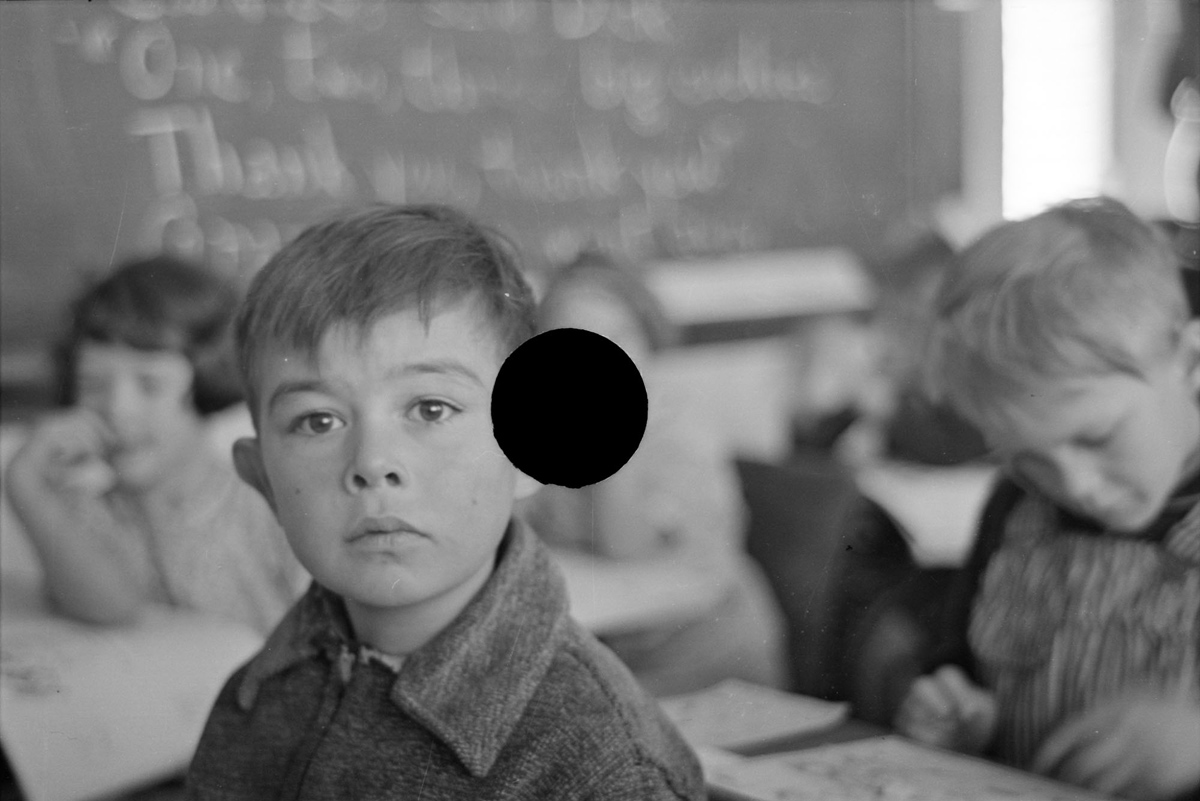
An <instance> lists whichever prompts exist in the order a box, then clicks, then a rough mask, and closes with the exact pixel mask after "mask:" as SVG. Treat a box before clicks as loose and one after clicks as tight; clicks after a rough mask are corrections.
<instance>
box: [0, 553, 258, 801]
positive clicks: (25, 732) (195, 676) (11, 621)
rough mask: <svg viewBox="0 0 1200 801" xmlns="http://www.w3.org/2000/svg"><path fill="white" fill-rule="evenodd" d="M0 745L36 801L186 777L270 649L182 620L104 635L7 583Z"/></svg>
mask: <svg viewBox="0 0 1200 801" xmlns="http://www.w3.org/2000/svg"><path fill="white" fill-rule="evenodd" d="M0 592H2V594H3V600H2V606H0V743H3V746H4V751H5V754H6V756H7V757H8V761H9V764H10V765H11V766H12V769H13V772H14V774H15V775H16V778H17V781H18V782H19V783H20V785H21V789H22V793H23V795H24V797H25V798H26V799H27V801H77V800H78V799H85V798H95V797H97V796H101V795H109V794H112V793H116V792H119V791H122V790H126V789H130V788H133V787H136V786H137V785H139V784H146V783H149V782H152V781H155V780H158V779H162V778H165V777H168V776H170V775H172V774H175V773H179V772H182V771H183V770H184V769H185V768H186V767H187V764H188V762H189V761H190V760H191V757H192V753H193V751H194V750H195V748H196V743H197V741H198V740H199V737H200V732H201V730H202V729H203V726H204V722H205V720H206V719H207V718H208V712H209V709H210V708H211V707H212V703H213V701H214V700H215V699H216V696H217V693H218V691H219V690H220V688H221V686H222V685H223V684H224V682H225V679H226V678H227V677H228V676H229V674H230V673H232V672H233V671H234V669H236V667H237V666H238V665H239V664H241V663H242V662H244V661H245V660H246V659H248V658H249V657H250V656H251V655H252V654H253V653H254V651H255V650H257V649H258V647H259V646H260V645H261V643H262V638H261V637H260V636H259V635H258V634H257V633H255V632H254V631H252V630H251V629H249V628H247V627H244V626H241V625H238V624H234V623H228V622H225V621H218V620H214V619H212V618H208V617H205V616H202V615H198V614H196V613H192V612H186V611H183V610H177V609H171V608H166V607H162V608H153V609H148V610H146V612H145V615H144V617H143V619H142V620H141V621H139V623H138V624H137V625H135V626H130V627H124V628H100V627H94V626H87V625H83V624H79V623H75V622H73V621H69V620H66V619H64V618H61V617H58V616H56V615H53V614H52V613H50V612H49V611H48V610H47V609H46V608H45V605H44V603H43V602H42V600H41V593H40V592H39V588H38V584H37V582H36V581H30V580H29V578H28V577H26V576H23V575H19V574H12V573H7V572H6V573H5V574H4V575H3V576H2V577H0Z"/></svg>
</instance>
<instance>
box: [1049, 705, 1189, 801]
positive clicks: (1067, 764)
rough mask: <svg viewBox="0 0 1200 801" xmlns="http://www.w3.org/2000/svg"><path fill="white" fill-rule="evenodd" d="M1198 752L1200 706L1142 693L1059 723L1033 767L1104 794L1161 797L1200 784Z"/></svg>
mask: <svg viewBox="0 0 1200 801" xmlns="http://www.w3.org/2000/svg"><path fill="white" fill-rule="evenodd" d="M1198 755H1200V706H1197V705H1196V702H1195V701H1191V702H1189V701H1188V700H1187V699H1185V698H1179V697H1174V698H1173V697H1169V696H1155V695H1149V694H1146V693H1141V692H1139V693H1131V694H1127V695H1122V696H1119V697H1118V698H1115V699H1112V700H1110V701H1107V702H1105V703H1102V704H1100V705H1098V706H1096V707H1093V708H1092V709H1089V710H1088V711H1087V712H1084V713H1082V714H1080V715H1077V716H1076V717H1074V718H1072V719H1070V720H1068V721H1067V722H1066V723H1064V724H1062V725H1061V726H1059V727H1058V728H1057V729H1056V730H1055V731H1054V732H1053V733H1051V735H1050V736H1049V737H1048V738H1046V741H1045V742H1044V743H1043V744H1042V747H1041V749H1039V751H1038V754H1037V756H1036V758H1035V759H1034V763H1033V769H1034V770H1036V771H1038V772H1039V773H1045V774H1048V775H1051V776H1054V777H1055V778H1057V779H1061V780H1062V781H1067V782H1071V783H1072V784H1077V785H1080V786H1083V787H1088V788H1090V789H1093V790H1096V791H1098V792H1101V793H1106V794H1117V795H1121V796H1124V797H1126V798H1135V799H1139V800H1141V801H1157V800H1158V799H1166V798H1174V797H1175V796H1177V795H1179V794H1180V793H1183V792H1185V791H1187V790H1190V789H1194V788H1196V787H1198V786H1200V758H1198Z"/></svg>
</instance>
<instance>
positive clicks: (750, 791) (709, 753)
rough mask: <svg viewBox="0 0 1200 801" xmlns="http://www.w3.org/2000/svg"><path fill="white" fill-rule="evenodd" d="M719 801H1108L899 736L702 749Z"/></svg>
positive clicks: (712, 789)
mask: <svg viewBox="0 0 1200 801" xmlns="http://www.w3.org/2000/svg"><path fill="white" fill-rule="evenodd" d="M700 762H701V764H702V765H703V767H704V779H705V783H706V784H707V785H708V787H709V792H710V797H711V798H712V799H714V801H868V799H870V800H871V801H878V799H892V801H1016V800H1017V799H1020V801H1103V798H1104V797H1103V796H1099V795H1095V794H1093V793H1090V792H1088V791H1086V790H1082V789H1079V788H1077V787H1073V786H1071V785H1067V784H1062V783H1059V782H1055V781H1051V780H1049V779H1045V778H1042V777H1041V776H1037V775H1034V774H1032V773H1025V772H1024V771H1019V770H1015V769H1013V768H1009V767H1005V766H1004V765H999V764H996V763H994V762H988V761H986V760H983V759H978V758H975V757H969V756H963V755H960V754H955V753H951V752H949V751H942V750H939V749H935V748H928V747H926V746H923V745H920V744H918V743H914V742H912V741H910V740H906V739H904V738H901V737H896V736H883V737H870V738H867V739H863V740H854V741H852V742H845V743H836V744H833V745H824V746H819V747H817V748H809V749H805V750H802V751H791V752H788V753H782V754H772V755H770V756H760V757H740V756H737V755H735V754H732V753H729V752H727V751H721V750H718V749H702V750H701V751H700Z"/></svg>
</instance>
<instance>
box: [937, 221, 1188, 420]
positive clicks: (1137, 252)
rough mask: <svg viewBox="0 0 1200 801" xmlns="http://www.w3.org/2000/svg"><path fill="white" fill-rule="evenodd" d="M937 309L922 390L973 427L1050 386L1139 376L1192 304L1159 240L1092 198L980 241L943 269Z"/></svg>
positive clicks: (1175, 333) (1167, 345) (1165, 347)
mask: <svg viewBox="0 0 1200 801" xmlns="http://www.w3.org/2000/svg"><path fill="white" fill-rule="evenodd" d="M935 315H936V321H935V326H934V333H933V336H932V338H931V342H930V346H929V354H928V356H929V358H928V360H927V362H926V364H927V369H928V376H927V377H928V378H929V385H930V388H931V390H932V391H933V394H934V395H935V396H937V397H940V398H942V399H944V400H948V401H949V402H950V403H951V404H952V405H953V406H955V407H956V408H957V409H958V410H959V411H960V412H962V413H963V414H965V415H966V416H967V417H968V418H971V419H973V420H974V421H976V422H979V421H980V420H984V419H987V418H988V417H990V416H991V415H992V414H994V413H995V412H997V411H999V410H1001V409H1002V408H1003V407H1004V406H1006V405H1008V404H1011V403H1013V402H1014V401H1016V400H1017V399H1018V398H1019V397H1021V395H1022V393H1028V391H1029V390H1030V389H1031V388H1036V387H1038V386H1040V385H1044V384H1045V383H1047V382H1048V381H1053V380H1057V379H1064V378H1073V377H1081V376H1093V375H1100V374H1105V373H1112V372H1121V373H1126V374H1130V375H1134V376H1139V377H1141V376H1144V375H1145V368H1146V367H1147V366H1148V365H1149V364H1150V363H1152V361H1153V360H1154V359H1156V358H1159V357H1161V356H1162V355H1164V354H1165V353H1167V352H1169V351H1170V349H1171V348H1173V347H1174V346H1175V344H1176V343H1177V342H1178V337H1179V334H1180V331H1181V330H1182V328H1183V325H1184V324H1185V323H1186V322H1187V319H1188V307H1187V300H1186V297H1185V295H1184V292H1183V282H1182V280H1181V278H1180V273H1179V264H1178V260H1177V257H1176V256H1175V254H1174V252H1173V250H1172V249H1171V246H1170V244H1169V242H1168V241H1167V239H1166V237H1165V236H1164V235H1163V234H1162V233H1161V232H1160V231H1158V230H1157V229H1155V228H1154V227H1153V226H1151V225H1150V224H1149V223H1147V222H1145V221H1144V220H1142V219H1140V218H1138V217H1137V216H1136V215H1135V214H1133V212H1131V211H1130V210H1129V209H1128V208H1126V207H1125V206H1124V205H1122V204H1121V203H1119V202H1117V201H1115V200H1112V199H1110V198H1090V199H1085V200H1074V201H1069V202H1067V203H1063V204H1061V205H1058V206H1054V207H1052V208H1050V209H1048V210H1046V211H1044V212H1042V213H1040V214H1037V215H1035V216H1033V217H1029V218H1027V219H1024V220H1020V221H1016V222H1007V223H1003V224H1001V225H999V226H997V227H995V228H993V229H992V230H990V231H989V232H987V233H986V234H984V235H983V236H982V237H980V238H979V239H978V240H977V241H976V242H975V243H974V244H972V245H971V246H969V247H968V248H967V249H966V250H965V251H963V253H962V254H961V255H960V256H959V258H958V259H957V260H956V263H955V264H954V266H953V267H952V268H951V269H950V271H949V272H948V273H947V275H946V276H945V279H944V281H943V283H942V285H941V287H940V289H939V292H938V296H937V299H936V302H935Z"/></svg>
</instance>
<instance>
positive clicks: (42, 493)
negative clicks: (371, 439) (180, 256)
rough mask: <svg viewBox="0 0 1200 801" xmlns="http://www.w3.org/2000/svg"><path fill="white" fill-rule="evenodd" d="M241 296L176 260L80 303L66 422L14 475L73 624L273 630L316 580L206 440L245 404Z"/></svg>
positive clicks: (131, 266) (71, 338)
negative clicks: (203, 615) (221, 623)
mask: <svg viewBox="0 0 1200 801" xmlns="http://www.w3.org/2000/svg"><path fill="white" fill-rule="evenodd" d="M236 303H237V292H236V289H235V288H234V287H233V285H231V284H230V283H228V282H226V281H225V280H223V279H222V278H220V277H218V276H217V275H215V274H214V273H211V272H209V271H207V270H205V269H202V268H200V267H197V266H194V265H191V264H188V263H185V262H181V261H177V260H174V259H171V258H167V257H157V258H151V259H147V260H143V261H134V262H130V263H128V264H126V265H124V266H122V267H120V268H118V269H116V270H115V271H113V272H112V273H111V274H110V275H108V276H107V277H105V278H103V279H102V280H100V281H99V282H97V283H96V284H94V285H93V286H92V287H91V288H90V289H88V290H87V291H86V292H85V293H84V294H83V295H82V296H81V297H80V298H79V299H78V300H77V301H76V303H75V304H74V309H73V315H72V322H71V325H70V328H69V332H68V335H67V337H66V338H65V340H64V342H63V344H62V346H61V348H60V359H59V387H60V398H61V400H62V402H63V404H64V407H65V408H64V409H63V410H62V411H61V412H58V413H55V414H51V415H47V416H46V417H45V418H44V419H42V420H40V421H39V422H38V424H37V425H36V426H35V427H34V428H33V430H32V432H31V433H30V436H29V438H28V439H27V441H26V442H25V443H24V445H23V446H22V448H21V449H20V450H19V451H18V453H17V454H16V455H15V456H14V457H13V460H12V463H11V464H10V466H9V468H8V471H7V472H6V484H7V488H6V489H7V492H8V493H9V497H10V499H11V501H12V505H13V510H14V511H15V512H16V514H17V516H18V518H19V519H20V521H21V522H22V524H23V525H24V528H25V529H26V531H27V533H28V535H29V538H30V540H31V542H32V544H33V546H34V549H35V550H36V552H37V554H38V556H39V557H40V561H41V564H42V568H43V571H44V575H45V584H46V592H47V594H48V595H49V597H50V598H51V600H52V601H53V602H54V603H55V604H56V606H57V607H58V608H59V609H60V610H61V611H62V612H63V613H65V614H67V615H69V616H71V617H75V618H78V619H80V620H84V621H88V622H93V623H122V622H128V621H131V620H132V619H134V618H135V617H136V616H137V613H138V611H139V609H140V608H141V607H142V605H143V604H145V603H146V602H150V601H155V602H162V603H169V604H174V605H178V606H183V607H187V608H190V609H195V610H198V611H202V612H208V613H212V614H214V615H219V616H222V617H226V618H230V619H233V620H237V621H241V622H243V623H246V624H248V625H250V626H252V627H254V628H255V629H257V630H259V631H261V632H263V633H266V632H267V631H269V630H270V629H271V628H272V627H273V626H274V625H275V623H277V622H278V621H279V619H280V617H282V615H283V613H284V611H285V610H286V609H287V607H288V605H289V604H290V603H291V602H292V601H293V600H294V599H295V598H296V596H297V595H298V594H299V593H300V592H301V591H302V588H303V584H304V583H306V581H307V577H306V576H305V574H304V571H303V570H302V569H301V568H300V566H299V564H298V563H297V562H296V561H295V559H294V557H292V555H291V554H290V552H289V551H288V549H287V543H286V541H285V540H284V538H283V535H282V532H281V531H280V530H279V526H278V524H277V523H275V521H274V520H273V519H272V517H271V512H270V509H269V508H268V507H267V506H266V505H265V504H264V503H263V502H262V499H261V498H259V497H257V496H256V495H255V493H254V492H253V490H252V489H251V488H249V487H247V486H246V485H244V484H243V483H242V482H241V481H240V480H239V479H238V477H237V475H236V474H235V473H234V471H233V469H232V464H231V463H230V461H229V459H228V457H225V458H222V457H221V456H220V455H219V454H218V453H216V451H215V449H214V448H212V447H210V446H208V443H207V440H206V433H205V418H206V416H207V415H209V414H211V413H215V412H218V411H221V410H223V409H225V408H227V407H229V406H230V405H232V404H234V403H236V402H237V401H239V400H240V397H241V393H240V390H239V387H238V382H237V370H236V368H235V367H234V365H233V358H232V347H231V345H232V340H231V337H230V333H231V325H232V322H233V310H234V308H235V307H236Z"/></svg>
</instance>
